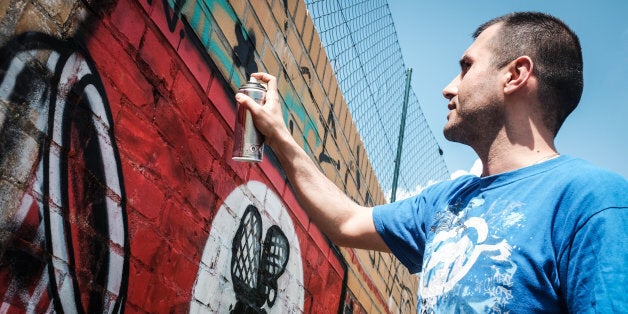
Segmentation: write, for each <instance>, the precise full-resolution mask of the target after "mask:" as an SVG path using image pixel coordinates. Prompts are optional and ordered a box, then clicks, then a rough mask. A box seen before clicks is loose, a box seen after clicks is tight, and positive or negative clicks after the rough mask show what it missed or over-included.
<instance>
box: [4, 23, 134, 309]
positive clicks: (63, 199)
mask: <svg viewBox="0 0 628 314" xmlns="http://www.w3.org/2000/svg"><path fill="white" fill-rule="evenodd" d="M0 62H1V63H0V101H2V102H3V107H2V109H3V110H4V112H3V115H2V120H1V121H0V125H1V133H0V136H1V137H2V140H1V141H2V143H3V145H2V149H1V150H0V163H1V164H2V172H3V174H2V176H3V177H4V178H8V179H9V180H10V181H11V184H3V185H2V195H3V196H4V197H3V200H2V206H1V208H2V216H1V217H2V221H1V224H2V230H3V234H2V239H0V240H1V241H2V251H1V253H2V261H1V263H2V264H1V266H2V269H1V271H2V273H3V276H2V277H0V278H2V279H1V280H2V281H3V283H2V286H3V287H6V289H5V290H4V291H3V300H4V302H3V305H2V306H3V308H5V309H6V307H7V306H9V305H17V306H18V307H19V308H24V309H31V310H33V311H40V310H44V309H54V310H55V311H58V312H64V311H65V312H70V313H84V312H106V313H107V312H108V313H112V312H119V311H121V310H122V309H123V307H124V299H125V295H126V281H127V276H128V273H127V271H128V265H127V263H128V239H127V230H126V215H125V198H124V184H123V180H122V173H121V168H120V160H119V156H118V152H117V147H116V143H115V140H114V136H113V126H112V124H111V121H112V120H111V114H110V112H109V104H108V101H107V97H106V95H105V92H104V89H103V86H102V83H101V81H100V77H99V75H98V73H97V72H96V70H95V68H94V66H93V64H92V62H91V61H90V60H89V58H88V55H87V54H85V53H83V52H82V50H81V49H80V48H78V47H76V46H74V45H73V44H71V43H70V42H67V41H62V40H58V39H55V38H53V37H50V36H47V35H44V34H41V33H26V34H23V35H20V36H18V37H16V38H15V39H13V40H12V41H10V42H9V43H7V44H6V45H5V47H4V48H2V49H1V50H0ZM19 130H22V132H19ZM14 186H26V188H25V189H24V191H25V192H22V191H21V190H18V189H15V188H13V187H14ZM7 231H9V232H8V233H7ZM24 242H26V243H29V244H30V245H29V246H26V248H30V249H25V246H24V245H20V243H24ZM107 243H108V245H107ZM18 256H19V257H18ZM101 260H104V261H105V262H101Z"/></svg>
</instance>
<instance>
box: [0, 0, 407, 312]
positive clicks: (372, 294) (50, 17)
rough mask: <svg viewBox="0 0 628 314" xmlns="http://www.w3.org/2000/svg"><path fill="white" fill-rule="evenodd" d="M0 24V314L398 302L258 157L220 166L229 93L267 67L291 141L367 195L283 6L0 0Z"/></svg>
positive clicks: (300, 10)
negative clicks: (324, 230)
mask: <svg viewBox="0 0 628 314" xmlns="http://www.w3.org/2000/svg"><path fill="white" fill-rule="evenodd" d="M0 21H1V22H0V28H1V29H0V30H1V31H2V32H0V313H7V312H8V313H15V312H35V313H122V312H125V311H126V312H133V313H134V312H138V313H145V312H148V313H155V312H169V313H188V312H194V313H199V312H202V313H216V312H218V313H302V312H306V313H309V312H316V313H330V312H332V313H333V312H341V311H343V310H346V311H354V312H356V313H365V312H367V310H368V311H370V310H371V309H372V310H373V311H374V312H382V313H387V312H395V310H396V309H397V308H401V309H402V310H403V312H405V311H406V310H408V309H411V308H412V307H413V306H414V303H415V302H413V301H414V300H415V297H414V294H413V293H411V291H410V286H402V287H401V293H402V294H403V296H402V298H403V299H402V300H401V301H402V303H403V306H402V307H399V306H396V305H395V306H396V307H393V306H391V305H390V304H393V303H399V302H398V301H397V299H399V298H398V297H395V298H396V299H395V300H392V299H389V300H386V298H387V294H395V293H398V291H399V290H400V289H397V287H398V286H397V281H398V280H399V278H400V275H399V274H397V273H396V271H397V269H396V268H397V266H398V265H397V264H395V265H394V266H395V269H393V270H394V271H395V273H394V274H393V273H392V272H389V271H388V269H384V271H383V273H384V274H385V276H387V277H380V278H377V277H375V276H372V275H373V273H374V272H373V270H372V269H371V267H370V265H375V266H376V267H381V268H386V267H387V266H388V264H387V263H384V262H383V261H382V262H380V261H379V260H378V258H381V256H379V255H378V257H376V258H371V260H370V261H369V259H368V255H365V256H366V257H364V256H361V257H360V256H357V255H356V254H354V253H353V251H350V250H346V251H345V250H344V249H340V248H338V247H336V246H334V245H333V244H332V243H330V242H329V241H328V239H327V238H326V237H325V235H324V234H322V233H321V231H320V230H319V229H318V228H317V227H316V226H315V225H314V224H313V223H312V222H311V221H310V219H309V218H308V217H307V215H306V213H305V211H304V210H303V208H301V206H300V204H299V203H298V201H297V199H296V197H295V194H294V191H292V189H291V186H290V185H289V183H288V182H287V180H286V177H285V174H284V173H283V170H282V168H281V166H280V165H279V163H278V161H277V159H276V157H275V156H274V154H272V152H269V154H267V156H268V158H266V159H265V160H264V161H263V162H261V163H256V164H243V163H235V162H233V161H232V160H231V156H230V152H231V148H232V147H231V146H232V145H233V143H232V135H233V125H234V122H235V101H234V89H235V88H237V86H239V85H240V84H241V83H242V82H244V81H245V80H246V78H247V77H248V75H249V74H250V73H251V72H256V71H267V72H269V73H274V74H276V75H277V76H278V77H279V78H280V82H281V83H280V86H279V92H280V94H281V97H282V100H283V102H284V105H285V108H284V109H285V110H284V121H285V123H286V124H287V125H289V127H290V130H291V131H292V132H293V135H294V136H295V138H297V139H299V140H300V141H301V142H302V143H303V146H304V148H305V150H306V151H307V152H308V153H310V154H311V156H312V158H313V160H314V161H315V162H318V164H319V165H321V166H324V168H325V170H329V171H331V172H329V173H327V175H329V176H332V177H333V176H335V177H336V179H335V182H336V183H337V184H339V186H344V188H345V191H346V192H347V193H349V194H350V195H351V196H352V198H354V199H357V200H360V201H361V202H366V204H368V205H372V204H374V201H373V199H372V198H373V197H372V196H371V194H370V193H371V190H369V187H368V185H369V184H370V183H371V182H370V181H371V180H370V179H367V178H365V174H364V173H363V172H366V171H364V170H363V169H364V168H366V169H368V163H369V161H368V158H367V156H366V155H365V154H364V153H363V150H362V148H361V143H360V142H359V141H358V140H357V138H358V137H357V134H355V133H352V132H356V131H355V128H354V127H353V125H352V123H351V121H350V119H346V118H343V120H342V121H339V120H337V116H336V113H337V112H345V111H346V110H344V109H343V110H344V111H343V110H340V109H339V108H343V107H340V106H344V105H343V104H342V101H341V99H342V97H340V96H338V97H336V96H334V97H336V100H335V101H336V102H338V104H336V105H334V104H332V103H331V102H332V101H331V100H332V99H331V98H330V97H329V95H327V94H326V93H329V92H330V91H329V90H328V89H331V87H333V90H336V87H335V86H333V84H336V83H335V81H334V80H331V79H330V78H329V77H326V78H324V79H323V78H321V77H320V75H322V74H321V73H328V72H321V69H322V68H329V65H328V60H326V59H325V58H326V57H325V55H324V54H321V53H317V54H316V55H313V56H310V55H308V54H309V53H310V52H313V51H320V49H321V48H320V47H318V48H316V50H311V51H306V50H304V47H305V46H304V43H303V42H302V38H301V36H304V35H305V34H307V33H310V34H312V33H314V32H315V29H314V27H313V25H312V24H311V21H309V17H308V15H307V12H306V9H305V6H304V4H303V2H302V1H283V3H272V4H271V3H269V2H266V1H260V2H253V1H244V2H242V1H229V0H106V1H102V2H101V1H65V2H58V1H43V0H32V1H8V2H5V5H0ZM306 21H309V22H307V23H306ZM306 28H309V29H306ZM308 38H310V39H309V40H310V41H312V42H313V41H314V39H316V38H318V37H311V36H308ZM307 46H312V47H316V46H319V45H318V43H317V42H316V44H312V43H310V44H308V45H307ZM319 56H320V58H319ZM312 57H316V58H317V62H316V63H313V62H312V61H313V60H312V59H311V58H312ZM303 75H305V76H306V77H307V79H305V77H301V76H303ZM328 75H329V74H328ZM323 81H325V82H326V83H324V84H323ZM311 86H318V88H316V89H312V88H310V87H311ZM323 86H324V87H323ZM314 95H317V97H316V98H317V99H315V97H314ZM334 95H338V91H337V90H336V92H334ZM307 97H309V98H308V99H306V98H307ZM326 103H329V106H331V109H334V108H336V109H339V110H329V108H327V109H324V110H321V109H322V108H323V107H324V106H326V105H325V104H326ZM323 112H325V113H324V114H323ZM114 124H115V130H114ZM348 139H351V141H349V140H348ZM348 143H351V144H348ZM349 145H353V146H357V147H353V148H351V147H348V146H349ZM352 149H356V150H357V151H358V152H357V153H355V152H353V151H352ZM373 191H375V190H373ZM375 192H377V191H375ZM373 195H375V194H373ZM374 197H375V198H379V199H381V196H380V195H375V196H374ZM384 260H385V259H384ZM369 262H370V263H369ZM372 279H375V280H372ZM406 295H407V296H408V297H407V298H406V297H405V296H406ZM387 301H388V303H389V304H386V302H387ZM411 301H412V302H411Z"/></svg>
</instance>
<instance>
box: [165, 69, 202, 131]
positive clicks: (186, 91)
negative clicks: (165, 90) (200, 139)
mask: <svg viewBox="0 0 628 314" xmlns="http://www.w3.org/2000/svg"><path fill="white" fill-rule="evenodd" d="M172 96H173V100H174V103H175V105H176V106H177V108H178V109H179V110H181V111H182V117H183V118H184V119H185V120H186V121H187V122H188V123H189V124H190V125H195V124H197V123H198V121H199V119H200V118H201V114H202V113H203V111H204V110H205V108H206V107H207V104H208V103H209V101H208V100H207V98H206V96H205V95H204V94H203V91H202V90H200V89H199V88H198V85H196V82H193V81H190V79H189V78H188V77H187V75H185V74H184V73H182V72H179V73H177V75H176V78H175V80H174V85H173V87H172Z"/></svg>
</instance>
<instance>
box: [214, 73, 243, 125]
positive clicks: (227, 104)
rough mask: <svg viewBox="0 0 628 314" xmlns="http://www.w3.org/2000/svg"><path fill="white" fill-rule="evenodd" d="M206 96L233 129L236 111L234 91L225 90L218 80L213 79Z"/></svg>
mask: <svg viewBox="0 0 628 314" xmlns="http://www.w3.org/2000/svg"><path fill="white" fill-rule="evenodd" d="M207 96H208V97H209V100H210V101H211V103H212V104H213V105H214V107H216V109H218V112H219V113H220V115H221V116H222V118H223V119H224V120H225V121H226V122H227V124H228V125H229V127H230V128H231V130H232V131H233V128H234V127H235V112H236V111H235V110H236V103H235V93H234V92H233V91H232V90H227V89H226V88H225V87H224V85H223V84H222V82H220V80H218V79H215V80H212V82H211V84H210V87H209V91H208V95H207Z"/></svg>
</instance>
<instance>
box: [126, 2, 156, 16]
mask: <svg viewBox="0 0 628 314" xmlns="http://www.w3.org/2000/svg"><path fill="white" fill-rule="evenodd" d="M131 1H135V2H137V3H139V4H140V6H142V9H144V12H145V13H146V15H147V16H150V14H151V12H152V11H153V3H154V2H155V1H156V0H131ZM149 2H151V3H149Z"/></svg>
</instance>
